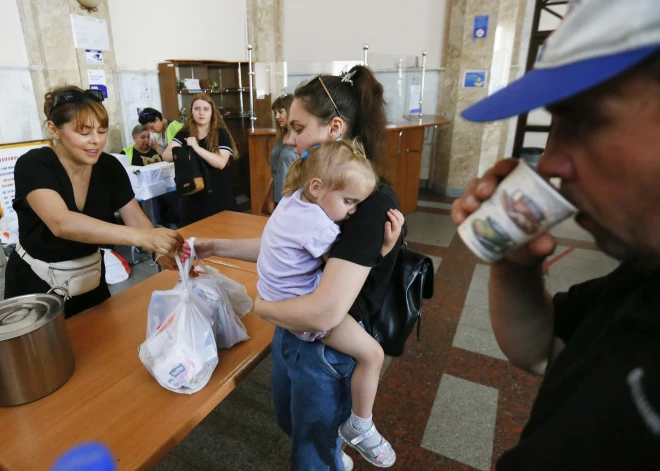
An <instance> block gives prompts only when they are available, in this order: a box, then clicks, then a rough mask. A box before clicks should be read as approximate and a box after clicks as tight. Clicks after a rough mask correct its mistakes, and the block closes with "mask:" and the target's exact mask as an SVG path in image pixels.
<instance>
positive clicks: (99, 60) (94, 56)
mask: <svg viewBox="0 0 660 471" xmlns="http://www.w3.org/2000/svg"><path fill="white" fill-rule="evenodd" d="M85 57H86V58H87V64H88V65H103V52H102V51H94V50H91V49H86V50H85Z"/></svg>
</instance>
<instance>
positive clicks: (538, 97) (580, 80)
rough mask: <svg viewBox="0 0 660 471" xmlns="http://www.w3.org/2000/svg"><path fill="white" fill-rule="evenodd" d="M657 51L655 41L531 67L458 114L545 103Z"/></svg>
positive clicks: (501, 112) (492, 113)
mask: <svg viewBox="0 0 660 471" xmlns="http://www.w3.org/2000/svg"><path fill="white" fill-rule="evenodd" d="M658 51H660V44H655V45H653V46H649V47H645V48H641V49H636V50H634V51H626V52H622V53H618V54H612V55H609V56H602V57H596V58H594V59H587V60H584V61H580V62H575V63H573V64H568V65H564V66H561V67H554V68H551V69H533V70H531V71H529V72H527V73H526V74H525V75H524V76H523V77H521V78H520V79H518V80H516V81H515V82H512V83H511V84H509V85H508V86H506V87H505V88H503V89H502V90H499V91H498V92H496V93H493V94H492V95H491V96H489V97H487V98H484V99H483V100H481V101H480V102H478V103H476V104H474V105H472V106H471V107H469V108H467V109H466V110H464V111H463V112H462V113H461V116H463V118H465V119H467V120H468V121H477V122H485V121H496V120H498V119H504V118H510V117H511V116H516V115H519V114H521V113H526V112H528V111H531V110H533V109H536V108H540V107H542V106H548V105H551V104H553V103H556V102H558V101H561V100H564V99H566V98H569V97H571V96H573V95H576V94H578V93H580V92H583V91H585V90H588V89H589V88H591V87H594V86H596V85H598V84H600V83H603V82H605V81H606V80H608V79H610V78H612V77H614V76H616V75H618V74H619V73H621V72H623V71H625V70H626V69H629V68H630V67H632V66H633V65H635V64H637V63H638V62H641V61H642V60H644V59H646V58H647V57H649V56H650V55H652V54H653V53H655V52H658Z"/></svg>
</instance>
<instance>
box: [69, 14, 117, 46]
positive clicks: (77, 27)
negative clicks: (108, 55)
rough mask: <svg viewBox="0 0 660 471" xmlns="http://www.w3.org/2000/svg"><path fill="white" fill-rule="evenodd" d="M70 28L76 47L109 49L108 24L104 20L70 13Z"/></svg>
mask: <svg viewBox="0 0 660 471" xmlns="http://www.w3.org/2000/svg"><path fill="white" fill-rule="evenodd" d="M71 28H72V29H73V45H74V47H75V48H76V49H96V50H101V51H108V50H110V38H109V37H108V24H107V22H106V21H105V20H102V19H100V18H90V17H89V16H80V15H73V14H72V15H71Z"/></svg>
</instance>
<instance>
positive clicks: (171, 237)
mask: <svg viewBox="0 0 660 471" xmlns="http://www.w3.org/2000/svg"><path fill="white" fill-rule="evenodd" d="M182 244H183V237H182V236H181V234H179V233H178V232H177V231H173V230H172V229H165V228H153V229H137V237H136V239H135V243H134V244H133V245H135V246H137V247H141V248H143V249H144V250H146V251H147V252H156V253H159V254H161V255H167V254H170V253H176V252H178V250H179V248H180V247H181V245H182Z"/></svg>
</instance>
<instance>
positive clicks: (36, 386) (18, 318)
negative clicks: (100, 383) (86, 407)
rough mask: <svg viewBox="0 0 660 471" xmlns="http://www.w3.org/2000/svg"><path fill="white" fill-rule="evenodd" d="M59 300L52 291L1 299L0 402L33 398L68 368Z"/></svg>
mask: <svg viewBox="0 0 660 471" xmlns="http://www.w3.org/2000/svg"><path fill="white" fill-rule="evenodd" d="M63 306H64V302H63V301H62V298H60V297H59V296H55V295H54V294H30V295H27V296H19V297H17V298H10V299H7V300H5V301H2V302H0V406H17V405H20V404H25V403H27V402H32V401H36V400H37V399H40V398H42V397H44V396H46V395H48V394H50V393H52V392H53V391H55V390H56V389H58V388H59V387H60V386H62V385H63V384H64V383H66V382H67V381H68V379H69V378H70V377H71V375H72V374H73V370H74V369H75V362H74V360H73V352H72V350H71V343H70V341H69V334H68V331H67V329H66V324H65V322H64V313H63V311H62V307H63Z"/></svg>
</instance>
